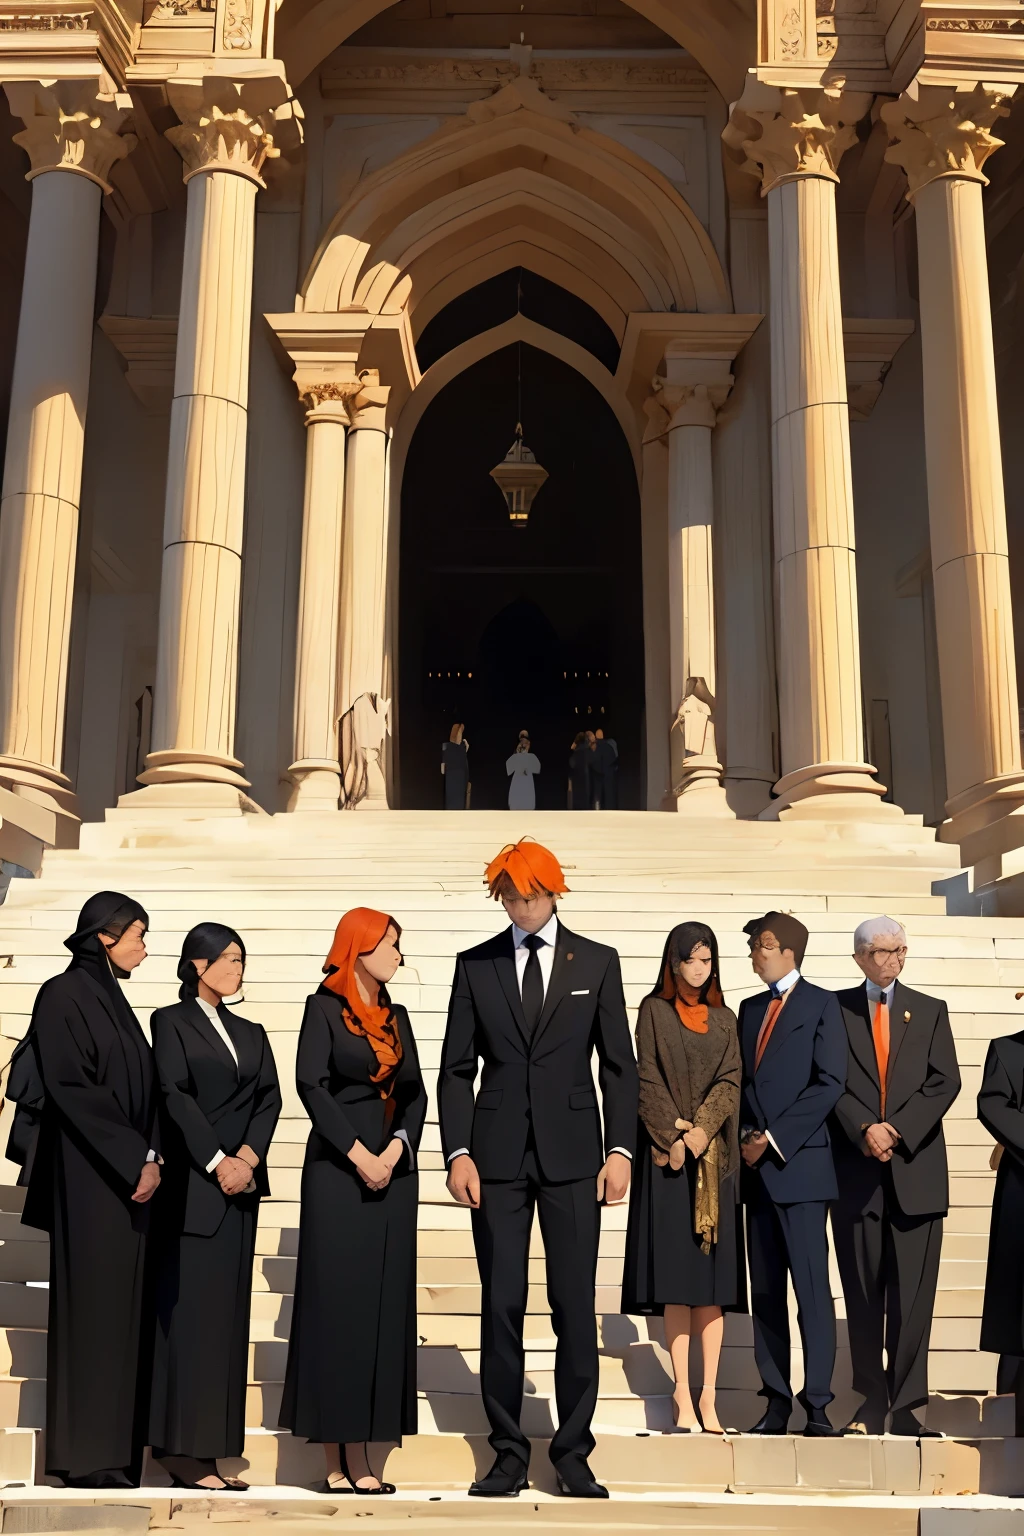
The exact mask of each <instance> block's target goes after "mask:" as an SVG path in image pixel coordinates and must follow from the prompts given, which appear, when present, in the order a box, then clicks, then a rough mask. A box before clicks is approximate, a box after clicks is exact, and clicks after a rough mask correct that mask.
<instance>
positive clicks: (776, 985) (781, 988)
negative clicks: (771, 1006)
mask: <svg viewBox="0 0 1024 1536" xmlns="http://www.w3.org/2000/svg"><path fill="white" fill-rule="evenodd" d="M799 980H800V972H799V971H796V970H794V971H790V972H789V974H788V975H787V976H783V977H782V980H781V981H773V982H772V984H771V991H772V992H773V993H774V995H775V996H776V997H785V995H786V993H787V992H788V991H790V989H791V988H793V987H795V986H796V984H797V982H798V981H799Z"/></svg>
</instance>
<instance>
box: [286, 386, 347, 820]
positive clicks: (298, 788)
mask: <svg viewBox="0 0 1024 1536" xmlns="http://www.w3.org/2000/svg"><path fill="white" fill-rule="evenodd" d="M358 388H359V385H358V383H356V384H355V385H353V386H344V385H337V384H334V385H332V384H323V385H315V386H313V387H311V388H310V389H308V390H307V391H306V398H307V400H308V401H309V402H310V409H309V410H308V412H307V413H306V491H305V498H304V501H303V508H302V571H301V577H300V587H299V615H298V632H297V638H296V650H295V761H294V762H293V763H292V765H291V767H290V768H289V770H288V773H289V776H290V778H291V780H292V784H293V786H294V787H293V789H292V792H291V795H290V796H289V800H288V809H289V810H290V811H336V810H337V809H338V802H339V799H340V797H341V763H340V761H339V756H338V751H339V749H338V620H339V613H340V599H341V592H340V588H341V570H342V529H343V512H344V505H345V432H346V429H347V427H348V420H349V418H348V411H347V409H346V405H345V402H346V399H348V398H350V397H351V395H352V394H353V392H354V391H355V390H358Z"/></svg>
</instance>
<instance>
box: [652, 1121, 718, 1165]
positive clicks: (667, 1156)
mask: <svg viewBox="0 0 1024 1536" xmlns="http://www.w3.org/2000/svg"><path fill="white" fill-rule="evenodd" d="M675 1128H676V1130H677V1131H682V1133H683V1134H682V1135H681V1136H679V1137H677V1138H676V1140H675V1141H674V1142H673V1143H672V1145H671V1147H670V1148H669V1149H668V1151H667V1152H663V1151H662V1150H661V1148H660V1147H653V1148H652V1149H651V1155H652V1157H653V1159H654V1162H655V1163H656V1165H657V1166H658V1167H659V1168H664V1167H665V1166H666V1164H667V1165H668V1166H669V1167H670V1168H673V1169H675V1171H676V1172H677V1173H678V1171H679V1169H680V1168H681V1167H682V1166H683V1163H684V1162H685V1161H686V1154H687V1152H690V1153H692V1155H693V1156H694V1157H703V1155H704V1153H705V1152H706V1151H707V1149H708V1145H709V1141H708V1135H707V1132H706V1131H702V1130H701V1128H700V1126H699V1125H694V1123H693V1121H692V1120H677V1121H676V1127H675Z"/></svg>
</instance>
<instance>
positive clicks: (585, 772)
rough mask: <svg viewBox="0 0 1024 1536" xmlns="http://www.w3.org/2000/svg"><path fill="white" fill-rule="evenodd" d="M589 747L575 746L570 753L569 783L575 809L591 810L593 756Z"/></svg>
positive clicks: (573, 808)
mask: <svg viewBox="0 0 1024 1536" xmlns="http://www.w3.org/2000/svg"><path fill="white" fill-rule="evenodd" d="M593 755H594V754H593V753H592V752H591V750H590V748H589V747H575V748H574V749H573V751H572V752H570V754H569V783H570V785H571V786H572V807H571V809H572V810H574V811H589V810H590V768H591V758H592V757H593Z"/></svg>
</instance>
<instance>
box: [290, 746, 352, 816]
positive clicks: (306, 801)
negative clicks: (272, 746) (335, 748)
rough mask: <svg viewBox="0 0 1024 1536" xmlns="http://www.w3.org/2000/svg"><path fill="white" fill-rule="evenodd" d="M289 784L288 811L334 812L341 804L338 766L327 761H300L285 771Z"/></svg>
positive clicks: (316, 759)
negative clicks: (290, 787)
mask: <svg viewBox="0 0 1024 1536" xmlns="http://www.w3.org/2000/svg"><path fill="white" fill-rule="evenodd" d="M288 777H289V778H290V779H291V781H292V789H291V793H290V794H289V796H288V809H289V811H336V810H337V809H338V805H339V803H340V801H341V764H340V763H338V762H331V761H330V759H328V758H304V759H303V760H302V761H301V762H297V763H292V765H291V767H290V768H289V769H288Z"/></svg>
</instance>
